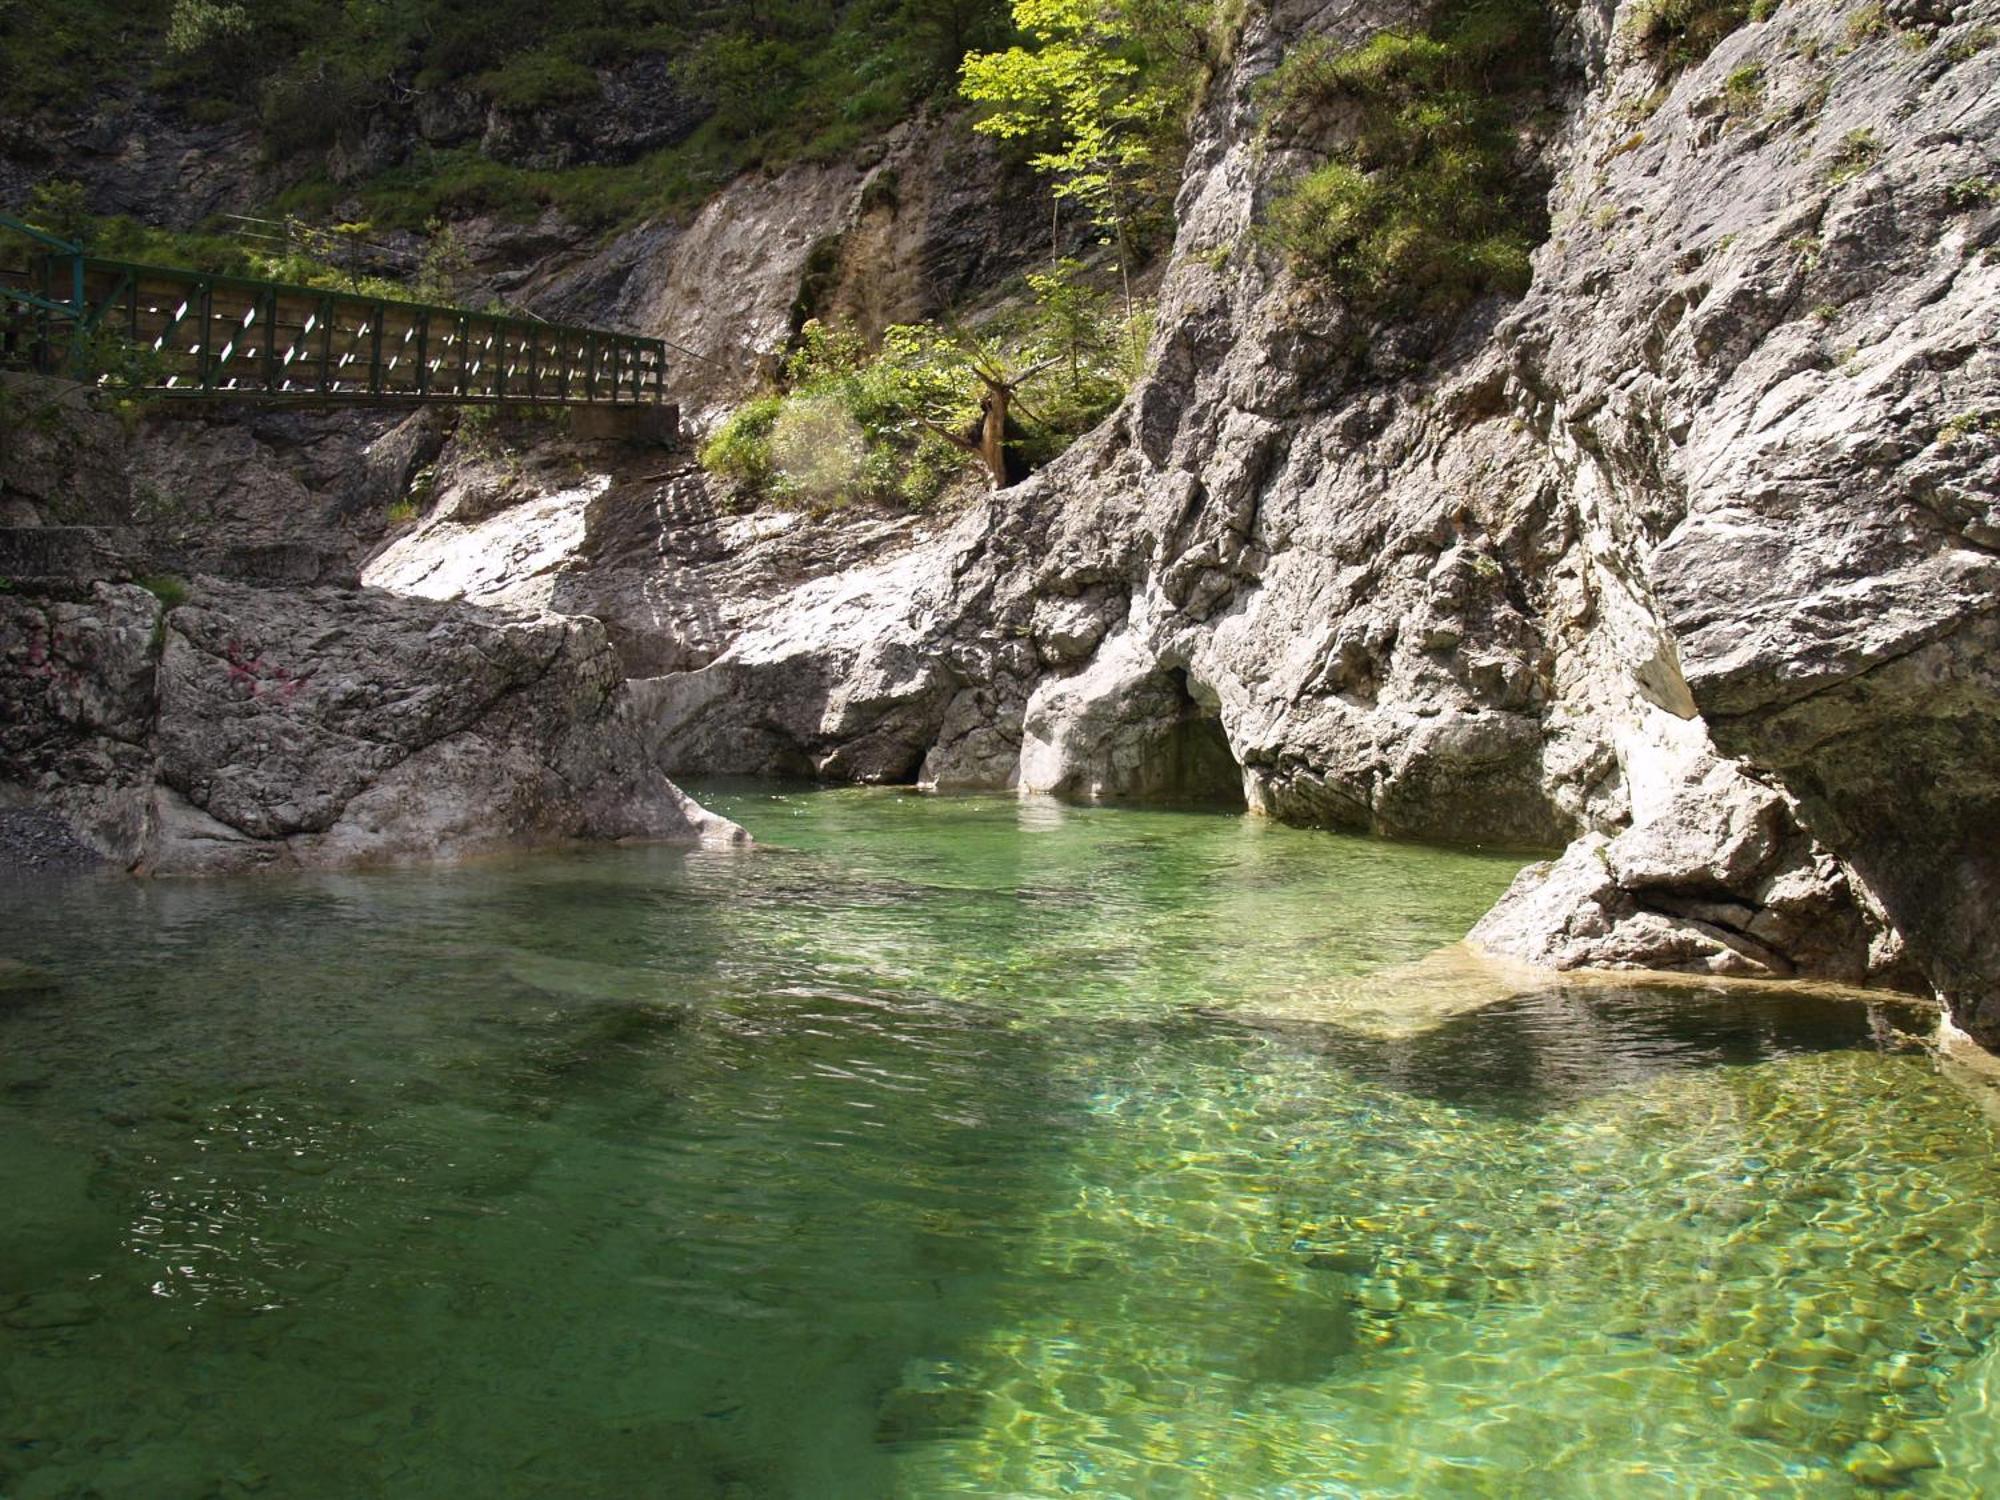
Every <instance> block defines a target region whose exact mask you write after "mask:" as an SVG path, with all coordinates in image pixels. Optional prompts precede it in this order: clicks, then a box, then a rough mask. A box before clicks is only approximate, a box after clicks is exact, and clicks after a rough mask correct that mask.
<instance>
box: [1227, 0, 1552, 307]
mask: <svg viewBox="0 0 2000 1500" xmlns="http://www.w3.org/2000/svg"><path fill="white" fill-rule="evenodd" d="M1549 72H1550V61H1549V40H1548V30H1547V23H1546V18H1545V16H1544V13H1543V10H1542V7H1541V4H1540V3H1539V0H1447V3H1446V4H1445V5H1444V6H1442V7H1441V8H1440V9H1439V10H1438V12H1437V13H1436V14H1435V16H1434V17H1433V19H1432V21H1431V23H1430V24H1429V25H1428V26H1427V27H1426V28H1425V29H1424V30H1422V31H1421V32H1419V31H1414V30H1410V31H1397V30H1389V31H1382V32H1378V33H1376V34H1375V35H1374V36H1373V37H1371V38H1370V39H1369V40H1367V41H1366V42H1363V43H1361V44H1360V45H1358V46H1351V47H1340V46H1336V45H1334V44H1333V43H1332V42H1330V41H1327V40H1324V39H1322V40H1320V41H1317V42H1313V43H1308V44H1307V45H1305V46H1303V47H1300V48H1299V49H1297V50H1296V51H1294V52H1293V53H1292V54H1291V56H1290V57H1289V58H1287V59H1286V61H1285V63H1284V64H1283V65H1282V66H1281V67H1280V68H1279V69H1278V71H1277V72H1276V73H1275V74H1274V75H1273V76H1272V78H1271V79H1270V80H1269V82H1268V84H1267V86H1266V100H1267V106H1266V107H1267V113H1266V127H1267V129H1268V130H1269V131H1270V132H1271V133H1272V134H1273V135H1274V136H1276V137H1279V138H1281V139H1284V140H1286V141H1287V142H1288V143H1291V144H1298V145H1303V146H1305V147H1307V148H1308V149H1314V150H1317V151H1319V152H1321V153H1323V154H1324V155H1325V156H1326V157H1327V158H1328V159H1327V160H1326V161H1324V162H1323V163H1322V164H1321V165H1320V166H1318V167H1316V168H1314V169H1312V170H1311V171H1309V172H1307V173H1306V174H1305V175H1303V176H1302V177H1300V178H1299V179H1297V180H1296V181H1295V182H1293V183H1292V184H1291V186H1290V187H1289V188H1287V189H1286V190H1285V191H1284V192H1283V193H1281V194H1280V195H1279V196H1278V197H1277V199H1276V200H1275V201H1274V202H1273V203H1272V205H1271V208H1270V214H1269V230H1270V234H1271V237H1272V239H1273V240H1274V241H1275V242H1276V243H1277V244H1278V245H1279V246H1280V247H1281V248H1282V249H1283V250H1284V252H1285V254H1286V255H1287V257H1288V258H1289V259H1290V261H1291V263H1292V265H1293V268H1294V269H1295V270H1297V271H1298V272H1299V273H1300V274H1302V275H1304V276H1306V277H1308V278H1310V279H1314V280H1318V281H1321V282H1324V283H1326V284H1328V285H1330V286H1331V287H1333V288H1334V289H1335V290H1337V291H1339V292H1340V293H1342V294H1343V295H1345V296H1348V297H1350V298H1352V299H1354V300H1355V301H1357V302H1360V303H1363V304H1365V305H1368V306H1372V307H1375V308H1377V309H1380V310H1383V311H1387V312H1392V313H1393V312H1400V313H1428V314H1433V315H1443V314H1448V313H1450V312H1452V311H1455V310H1456V309H1458V308H1459V307H1462V306H1464V305H1465V304H1466V303H1468V302H1470V301H1471V300H1473V299H1474V298H1476V297H1479V296H1481V295H1484V294H1486V293H1488V292H1502V293H1506V294H1509V295H1518V294H1519V293H1520V292H1522V291H1524V290H1525V289H1526V287H1527V284H1528V257H1529V255H1530V253H1531V252H1532V251H1533V249H1534V247H1535V246H1536V245H1537V244H1539V243H1540V242H1541V240H1542V239H1543V237H1544V236H1545V235H1546V233H1547V228H1548V213H1547V208H1546V205H1545V202H1544V192H1543V184H1542V183H1541V181H1540V180H1539V177H1538V174H1537V173H1536V172H1535V170H1534V169H1533V166H1532V163H1531V162H1529V161H1526V160H1524V159H1523V156H1524V153H1523V146H1522V124H1523V122H1524V120H1525V119H1526V118H1527V117H1529V116H1530V115H1532V113H1533V112H1534V111H1535V110H1536V109H1538V108H1540V107H1541V105H1542V104H1543V102H1544V100H1545V97H1546V92H1547V87H1548V82H1549Z"/></svg>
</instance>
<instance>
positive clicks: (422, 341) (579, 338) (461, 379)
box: [0, 216, 667, 406]
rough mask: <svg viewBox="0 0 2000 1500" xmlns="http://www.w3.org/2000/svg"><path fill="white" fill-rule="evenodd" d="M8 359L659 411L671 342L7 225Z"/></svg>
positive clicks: (145, 376) (284, 393) (203, 389)
mask: <svg viewBox="0 0 2000 1500" xmlns="http://www.w3.org/2000/svg"><path fill="white" fill-rule="evenodd" d="M0 224H4V225H6V227H9V228H12V229H14V230H15V231H16V232H17V233H19V234H24V235H26V236H27V237H29V238H30V239H31V240H32V241H33V242H34V243H35V247H36V248H35V253H33V254H31V255H29V256H27V257H25V258H18V257H17V258H16V261H15V263H14V264H12V265H8V264H5V263H0V320H4V328H5V340H6V345H7V352H8V353H9V354H10V355H12V356H13V357H15V358H16V359H18V360H21V361H23V362H26V363H31V364H34V365H36V366H37V367H38V368H41V369H43V370H45V371H47V372H49V373H61V374H68V375H72V376H75V377H77V378H80V379H85V380H93V381H98V382H101V383H107V384H118V385H121V386H124V387H126V388H129V389H138V390H145V391H148V392H152V393H156V394H163V395H169V396H200V397H208V398H211V399H215V398H221V399H228V398H237V399H254V400H259V401H279V402H283V401H313V402H336V403H340V404H348V403H370V402H377V403H397V404H404V403H412V402H438V403H454V404H487V405H496V404H514V403H518V404H521V405H592V406H626V405H639V404H655V403H659V402H662V401H663V400H664V399H665V395H666V375H667V349H666V345H665V344H664V343H663V342H661V341H660V340H659V339H648V338H639V337H636V336H634V335H632V334H624V333H611V332H607V331H605V330H603V329H596V328H578V327H571V326H568V325H565V324H560V323H543V322H539V321H536V320H534V319H530V318H521V317H514V316H508V315H498V314H492V313H478V312H470V311H468V310H466V309H464V308H457V307H444V306H439V305H435V304H430V303H422V302H404V301H398V300H394V299H389V298H382V297H370V296H365V295H362V294H358V293H350V292H340V291H331V290H327V289H325V288H319V287H303V286H291V285H287V284H284V283H282V282H275V281H260V280H256V279H254V278H250V277H243V276H215V275H208V274H205V273H203V272H199V271H188V270H176V269H173V268H171V267H166V266H149V265H140V264H136V263H133V262H129V261H118V260H106V259H102V258H100V257H97V256H93V255H89V254H87V253H85V252H84V251H83V250H82V249H80V248H79V247H77V246H74V245H70V244H67V243H66V242H64V241H62V240H58V239H55V238H53V237H52V236H48V235H45V234H43V233H42V232H41V231H39V230H36V229H33V228H32V227H30V226H27V225H23V224H20V223H18V222H17V221H13V220H7V219H5V218H4V216H0Z"/></svg>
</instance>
